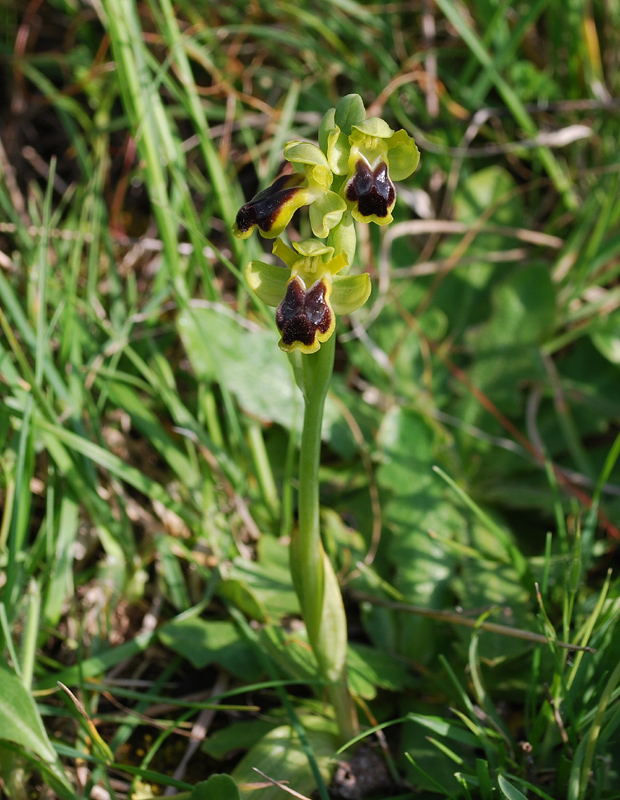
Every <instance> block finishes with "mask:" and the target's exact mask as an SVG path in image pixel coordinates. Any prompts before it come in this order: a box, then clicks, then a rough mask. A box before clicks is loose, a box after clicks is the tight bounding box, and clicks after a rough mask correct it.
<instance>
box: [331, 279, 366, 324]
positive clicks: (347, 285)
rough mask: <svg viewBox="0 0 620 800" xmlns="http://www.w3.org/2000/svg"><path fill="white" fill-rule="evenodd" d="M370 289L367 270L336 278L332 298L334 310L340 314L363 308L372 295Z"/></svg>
mask: <svg viewBox="0 0 620 800" xmlns="http://www.w3.org/2000/svg"><path fill="white" fill-rule="evenodd" d="M370 289H371V284H370V275H369V274H368V273H367V272H363V273H362V274H361V275H346V276H345V277H344V278H336V279H335V280H334V282H333V284H332V294H331V298H330V300H331V306H332V308H333V309H334V312H335V313H336V314H338V315H340V314H350V313H351V312H352V311H356V310H357V309H358V308H361V306H363V305H364V303H365V302H366V300H368V298H369V297H370Z"/></svg>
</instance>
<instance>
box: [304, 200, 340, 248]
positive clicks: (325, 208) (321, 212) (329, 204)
mask: <svg viewBox="0 0 620 800" xmlns="http://www.w3.org/2000/svg"><path fill="white" fill-rule="evenodd" d="M346 210H347V204H346V202H345V200H344V198H342V197H340V195H339V194H336V192H325V194H324V195H322V196H321V197H317V199H316V200H315V201H314V203H312V205H311V206H310V225H311V226H312V233H313V234H314V235H315V236H318V238H319V239H325V237H326V236H327V235H328V234H329V232H330V231H331V230H332V228H335V227H336V225H338V223H339V222H340V220H341V219H342V215H343V214H344V212H345V211H346Z"/></svg>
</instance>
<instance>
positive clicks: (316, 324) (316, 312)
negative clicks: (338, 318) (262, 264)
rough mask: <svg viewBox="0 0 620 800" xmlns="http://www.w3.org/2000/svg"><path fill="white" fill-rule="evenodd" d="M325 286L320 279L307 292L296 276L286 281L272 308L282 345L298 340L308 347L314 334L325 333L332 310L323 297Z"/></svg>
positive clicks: (313, 338) (311, 343) (313, 340)
mask: <svg viewBox="0 0 620 800" xmlns="http://www.w3.org/2000/svg"><path fill="white" fill-rule="evenodd" d="M325 289H326V286H325V284H324V283H323V281H317V282H316V283H315V284H313V285H312V286H311V287H310V288H309V289H308V290H307V291H306V289H305V287H304V284H303V282H302V281H301V280H300V279H299V278H293V279H292V280H291V281H290V283H289V285H288V287H287V289H286V295H285V296H284V300H282V302H281V303H280V305H279V306H278V310H277V311H276V325H277V326H278V330H279V331H280V333H281V334H282V341H283V342H284V344H285V345H292V344H293V343H294V342H300V343H301V344H303V345H305V346H306V347H311V346H312V345H313V344H314V342H315V340H316V336H317V333H327V331H328V330H329V328H330V325H331V323H332V313H331V311H330V308H329V306H328V305H327V302H326V300H325Z"/></svg>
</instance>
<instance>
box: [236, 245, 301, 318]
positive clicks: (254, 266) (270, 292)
mask: <svg viewBox="0 0 620 800" xmlns="http://www.w3.org/2000/svg"><path fill="white" fill-rule="evenodd" d="M278 241H279V240H278ZM284 247H286V245H284ZM290 277H291V273H290V272H289V270H287V269H285V268H284V267H276V266H274V265H273V264H265V263H264V261H250V263H249V264H248V265H247V267H246V269H245V278H246V280H247V282H248V285H249V287H250V289H252V291H253V292H255V293H256V295H258V297H260V299H261V300H262V301H263V303H267V305H268V306H277V305H279V304H280V302H281V300H282V298H283V297H284V295H285V294H286V284H287V283H288V280H289V278H290Z"/></svg>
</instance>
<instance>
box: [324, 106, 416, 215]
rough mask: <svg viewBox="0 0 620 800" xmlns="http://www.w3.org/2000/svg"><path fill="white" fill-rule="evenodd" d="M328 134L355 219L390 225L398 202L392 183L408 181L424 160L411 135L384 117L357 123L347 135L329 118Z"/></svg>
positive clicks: (332, 161)
mask: <svg viewBox="0 0 620 800" xmlns="http://www.w3.org/2000/svg"><path fill="white" fill-rule="evenodd" d="M328 114H329V112H328ZM325 134H327V160H328V163H329V166H330V168H331V170H332V172H334V173H336V174H337V175H346V179H345V181H344V183H343V185H342V188H341V190H340V194H341V195H342V196H343V197H344V199H345V200H346V201H347V206H348V208H350V210H351V213H352V215H353V218H354V219H356V220H357V221H358V222H376V223H377V225H389V223H390V222H392V219H393V217H392V209H393V208H394V203H395V202H396V191H395V189H394V184H393V182H392V181H402V180H404V179H405V178H408V177H409V176H410V175H411V174H412V173H413V172H414V170H415V169H416V167H417V166H418V162H419V161H420V153H419V151H418V148H417V147H416V145H415V142H414V141H413V139H412V138H411V136H409V134H408V133H407V132H406V131H404V130H399V131H396V132H395V131H393V130H392V129H391V128H390V126H389V125H388V124H387V122H385V120H382V119H381V118H380V117H369V118H368V119H363V120H360V121H358V122H355V123H354V124H352V125H351V132H350V134H349V135H346V134H345V133H344V132H343V131H342V130H341V129H340V127H339V126H338V125H337V124H336V122H335V119H334V116H333V115H332V116H330V117H328V118H327V121H326V125H325V126H324V135H325Z"/></svg>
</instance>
